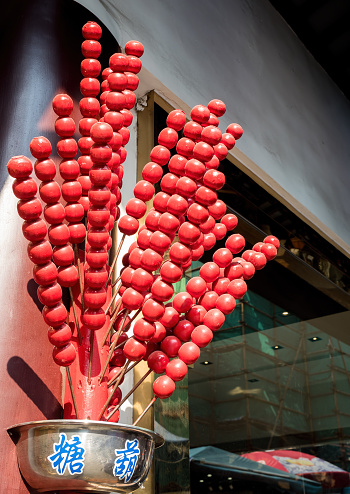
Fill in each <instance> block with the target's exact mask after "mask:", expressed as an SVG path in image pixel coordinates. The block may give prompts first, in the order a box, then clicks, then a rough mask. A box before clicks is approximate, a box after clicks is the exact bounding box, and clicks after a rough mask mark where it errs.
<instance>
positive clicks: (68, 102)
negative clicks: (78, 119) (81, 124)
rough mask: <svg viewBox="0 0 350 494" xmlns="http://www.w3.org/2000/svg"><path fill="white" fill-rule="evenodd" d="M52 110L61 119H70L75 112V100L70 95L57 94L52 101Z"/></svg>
mask: <svg viewBox="0 0 350 494" xmlns="http://www.w3.org/2000/svg"><path fill="white" fill-rule="evenodd" d="M52 108H53V111H54V112H55V113H56V115H58V116H59V117H69V115H70V114H71V113H72V111H73V100H72V98H71V97H70V96H68V94H56V96H55V97H54V99H53V100H52Z"/></svg>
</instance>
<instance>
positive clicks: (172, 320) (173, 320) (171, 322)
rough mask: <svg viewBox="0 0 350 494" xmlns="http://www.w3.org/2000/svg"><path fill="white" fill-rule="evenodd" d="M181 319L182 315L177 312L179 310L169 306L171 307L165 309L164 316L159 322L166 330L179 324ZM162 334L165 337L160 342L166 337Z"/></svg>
mask: <svg viewBox="0 0 350 494" xmlns="http://www.w3.org/2000/svg"><path fill="white" fill-rule="evenodd" d="M179 319H180V314H179V313H178V312H177V310H175V309H174V307H171V306H169V307H165V310H164V314H163V315H162V317H161V318H160V320H159V322H160V323H161V325H162V326H163V327H164V329H165V328H167V329H170V328H173V327H174V326H175V325H176V324H177V323H178V322H179ZM156 324H157V322H156ZM161 334H162V335H163V337H162V338H161V339H160V340H159V341H162V339H163V338H164V336H165V334H163V333H162V332H161Z"/></svg>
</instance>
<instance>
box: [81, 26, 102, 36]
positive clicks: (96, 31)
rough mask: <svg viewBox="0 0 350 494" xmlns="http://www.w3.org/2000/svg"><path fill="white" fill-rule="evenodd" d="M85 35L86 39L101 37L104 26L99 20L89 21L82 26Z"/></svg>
mask: <svg viewBox="0 0 350 494" xmlns="http://www.w3.org/2000/svg"><path fill="white" fill-rule="evenodd" d="M82 33H83V37H84V38H85V39H96V40H97V39H100V38H101V36H102V28H101V27H100V26H99V25H98V24H97V22H94V21H89V22H87V23H86V24H84V26H83V28H82Z"/></svg>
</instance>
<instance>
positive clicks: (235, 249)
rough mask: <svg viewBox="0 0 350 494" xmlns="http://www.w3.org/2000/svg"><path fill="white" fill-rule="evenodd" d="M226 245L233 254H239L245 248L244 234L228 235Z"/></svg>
mask: <svg viewBox="0 0 350 494" xmlns="http://www.w3.org/2000/svg"><path fill="white" fill-rule="evenodd" d="M225 246H226V247H227V248H228V249H229V250H230V251H231V252H232V254H238V253H239V252H241V251H242V250H243V249H244V246H245V239H244V237H243V236H242V235H240V234H239V233H236V234H234V235H231V236H230V237H228V239H227V240H226V243H225Z"/></svg>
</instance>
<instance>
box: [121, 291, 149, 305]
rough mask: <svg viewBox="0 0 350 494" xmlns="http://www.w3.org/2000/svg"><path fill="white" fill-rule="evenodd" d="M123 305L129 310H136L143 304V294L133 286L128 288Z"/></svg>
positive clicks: (124, 294) (123, 297)
mask: <svg viewBox="0 0 350 494" xmlns="http://www.w3.org/2000/svg"><path fill="white" fill-rule="evenodd" d="M122 301H123V306H124V307H125V308H126V309H128V310H136V309H139V308H140V307H141V306H142V303H143V301H144V297H143V295H142V294H141V293H140V292H138V291H137V290H134V289H133V288H127V289H126V290H125V292H124V293H123V296H122Z"/></svg>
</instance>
